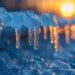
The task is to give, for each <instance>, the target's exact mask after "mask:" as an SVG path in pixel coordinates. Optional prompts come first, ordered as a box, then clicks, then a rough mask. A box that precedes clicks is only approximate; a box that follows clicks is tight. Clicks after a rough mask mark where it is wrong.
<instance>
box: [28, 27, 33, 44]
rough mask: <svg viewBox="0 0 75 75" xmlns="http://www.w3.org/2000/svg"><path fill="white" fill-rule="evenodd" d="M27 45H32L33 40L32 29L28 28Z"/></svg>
mask: <svg viewBox="0 0 75 75" xmlns="http://www.w3.org/2000/svg"><path fill="white" fill-rule="evenodd" d="M28 33H29V45H32V42H33V33H32V30H31V29H30V28H29V32H28Z"/></svg>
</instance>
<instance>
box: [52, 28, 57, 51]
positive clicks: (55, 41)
mask: <svg viewBox="0 0 75 75" xmlns="http://www.w3.org/2000/svg"><path fill="white" fill-rule="evenodd" d="M53 30H54V48H55V51H56V52H57V50H58V35H57V28H56V27H53Z"/></svg>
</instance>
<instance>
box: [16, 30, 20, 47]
mask: <svg viewBox="0 0 75 75" xmlns="http://www.w3.org/2000/svg"><path fill="white" fill-rule="evenodd" d="M15 33H16V48H19V47H20V34H19V32H18V30H17V29H15Z"/></svg>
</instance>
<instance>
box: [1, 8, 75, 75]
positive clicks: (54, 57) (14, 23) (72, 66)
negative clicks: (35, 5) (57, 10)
mask: <svg viewBox="0 0 75 75" xmlns="http://www.w3.org/2000/svg"><path fill="white" fill-rule="evenodd" d="M0 11H2V13H1V12H0V14H1V15H0V19H2V20H5V24H6V28H4V29H3V30H2V33H0V75H52V74H53V73H55V74H56V75H75V41H74V40H71V42H70V44H69V45H67V44H66V42H65V35H64V34H62V35H60V36H59V38H60V39H59V45H60V47H59V50H58V52H57V53H55V49H54V44H51V43H50V42H49V41H50V40H49V38H48V39H47V40H44V39H43V33H42V34H41V35H40V40H39V48H38V50H34V48H33V45H32V46H29V45H28V39H27V38H28V36H27V35H28V31H27V30H28V28H29V27H30V28H32V29H33V27H35V26H34V25H35V24H36V25H38V24H40V23H41V24H42V25H41V26H43V25H44V24H43V23H42V22H43V21H44V23H46V25H45V26H48V23H49V24H50V23H51V24H52V25H53V26H54V24H53V23H54V22H53V21H52V22H49V20H50V21H51V20H52V19H51V18H52V15H50V14H46V15H45V14H44V15H45V16H44V18H43V19H45V20H43V19H42V18H40V17H39V16H40V15H36V14H35V13H34V12H33V11H26V12H15V13H14V12H9V13H7V11H6V10H5V9H3V8H1V10H0ZM5 12H6V13H5ZM18 13H19V14H18ZM13 15H15V16H16V17H15V16H13ZM34 15H35V16H34ZM10 16H11V17H12V19H11V17H10ZM23 16H24V17H23ZM58 19H59V18H58ZM34 21H35V22H34ZM58 21H59V23H60V24H61V23H64V20H63V19H62V18H61V20H60V19H59V20H58ZM47 22H48V23H47ZM37 23H38V24H37ZM33 24H34V25H33ZM22 25H23V26H24V27H23V29H21V36H22V39H21V47H20V48H19V49H16V47H15V31H14V28H17V29H19V28H20V26H22ZM62 25H63V24H62ZM64 25H65V24H64ZM7 26H11V27H7ZM12 27H13V28H12ZM25 27H26V28H25ZM37 28H38V26H36V29H37ZM23 32H24V33H25V34H26V35H24V33H23ZM47 36H49V34H48V35H47Z"/></svg>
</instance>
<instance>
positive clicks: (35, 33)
mask: <svg viewBox="0 0 75 75" xmlns="http://www.w3.org/2000/svg"><path fill="white" fill-rule="evenodd" d="M34 49H35V50H37V49H38V32H37V31H36V29H35V28H34Z"/></svg>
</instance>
